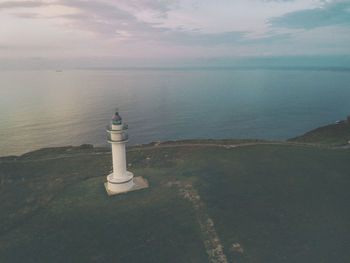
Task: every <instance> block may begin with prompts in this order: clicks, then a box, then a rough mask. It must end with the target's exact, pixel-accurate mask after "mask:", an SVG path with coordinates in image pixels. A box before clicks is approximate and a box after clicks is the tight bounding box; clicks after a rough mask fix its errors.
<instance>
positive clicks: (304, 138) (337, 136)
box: [289, 120, 350, 146]
mask: <svg viewBox="0 0 350 263" xmlns="http://www.w3.org/2000/svg"><path fill="white" fill-rule="evenodd" d="M289 141H292V142H303V143H313V144H323V145H331V146H339V145H344V144H348V141H350V123H349V122H348V120H346V121H342V122H340V123H339V124H331V125H327V126H323V127H320V128H317V129H315V130H312V131H310V132H307V133H305V134H304V135H301V136H298V137H295V138H292V139H290V140H289Z"/></svg>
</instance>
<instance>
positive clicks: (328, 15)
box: [269, 1, 350, 29]
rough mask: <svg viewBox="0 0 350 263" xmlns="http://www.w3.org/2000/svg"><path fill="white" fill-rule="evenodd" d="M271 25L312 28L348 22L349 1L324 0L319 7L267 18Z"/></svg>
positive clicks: (349, 13)
mask: <svg viewBox="0 0 350 263" xmlns="http://www.w3.org/2000/svg"><path fill="white" fill-rule="evenodd" d="M269 23H270V24H271V25H272V26H276V27H285V28H302V29H313V28H318V27H325V26H334V25H349V24H350V2H349V1H332V2H325V3H324V5H323V6H322V7H320V8H314V9H308V10H301V11H296V12H291V13H287V14H285V15H283V16H281V17H275V18H272V19H270V20H269Z"/></svg>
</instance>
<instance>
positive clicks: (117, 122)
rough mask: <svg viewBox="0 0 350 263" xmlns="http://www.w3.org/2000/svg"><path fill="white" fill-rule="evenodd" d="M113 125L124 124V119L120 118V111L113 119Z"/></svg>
mask: <svg viewBox="0 0 350 263" xmlns="http://www.w3.org/2000/svg"><path fill="white" fill-rule="evenodd" d="M112 124H113V125H120V124H122V117H120V115H119V113H118V111H116V112H115V114H114V116H113V119H112Z"/></svg>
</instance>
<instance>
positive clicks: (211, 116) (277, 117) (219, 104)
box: [0, 68, 350, 156]
mask: <svg viewBox="0 0 350 263" xmlns="http://www.w3.org/2000/svg"><path fill="white" fill-rule="evenodd" d="M116 108H118V109H119V112H120V115H121V116H122V118H123V121H124V122H126V123H128V124H129V137H130V140H129V145H135V144H145V143H150V142H155V141H168V140H184V139H193V138H211V139H225V138H259V139H268V140H273V139H276V140H284V139H288V138H291V137H295V136H298V135H301V134H303V133H305V132H307V131H309V130H311V129H314V128H317V127H319V126H322V125H326V124H329V123H334V122H335V121H337V120H342V119H345V118H346V116H347V115H349V114H350V71H349V70H334V69H312V68H311V69H310V68H309V69H298V68H294V69H263V68H262V69H239V68H238V69H237V68H173V69H171V68H167V69H164V68H159V69H157V68H148V69H145V68H143V69H142V68H134V69H104V70H101V69H97V70H57V71H56V70H35V71H29V70H26V71H10V70H7V71H0V156H8V155H20V154H23V153H25V152H28V151H33V150H36V149H40V148H43V147H53V146H67V145H81V144H93V145H95V146H107V145H108V144H107V140H106V139H107V133H106V130H105V127H106V125H107V124H108V123H109V121H110V120H111V118H112V116H113V114H114V111H115V109H116Z"/></svg>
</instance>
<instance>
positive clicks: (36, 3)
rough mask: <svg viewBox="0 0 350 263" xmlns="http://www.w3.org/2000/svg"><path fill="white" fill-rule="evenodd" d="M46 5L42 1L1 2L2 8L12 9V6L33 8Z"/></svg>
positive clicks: (0, 7)
mask: <svg viewBox="0 0 350 263" xmlns="http://www.w3.org/2000/svg"><path fill="white" fill-rule="evenodd" d="M43 5H46V3H44V2H42V1H6V2H2V3H0V10H1V9H11V8H33V7H39V6H43Z"/></svg>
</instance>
